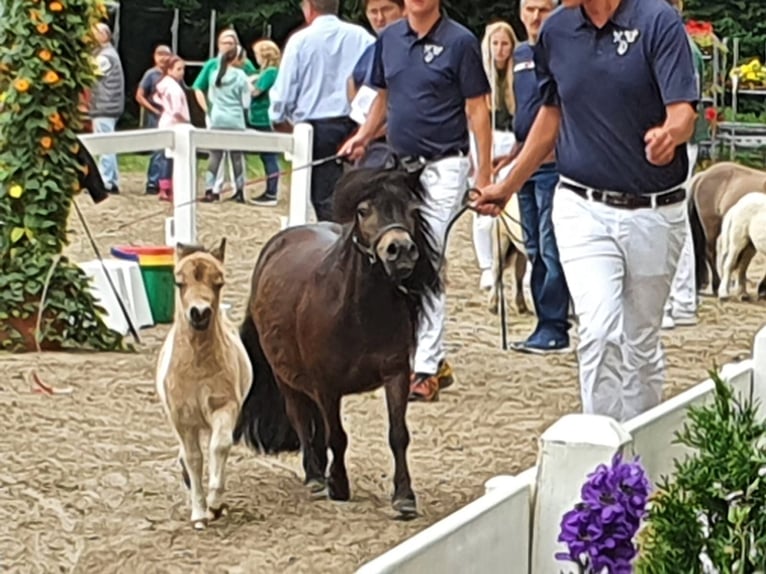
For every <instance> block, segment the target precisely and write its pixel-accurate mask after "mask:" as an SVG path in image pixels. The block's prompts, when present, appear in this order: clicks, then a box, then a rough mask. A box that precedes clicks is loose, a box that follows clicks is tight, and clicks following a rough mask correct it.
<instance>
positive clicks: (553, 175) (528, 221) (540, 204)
mask: <svg viewBox="0 0 766 574" xmlns="http://www.w3.org/2000/svg"><path fill="white" fill-rule="evenodd" d="M558 180H559V174H558V172H557V171H556V164H555V163H546V164H544V165H542V166H540V169H538V170H537V171H536V172H535V174H534V175H533V176H532V177H531V178H530V179H529V180H528V181H527V182H526V183H525V184H524V185H523V186H522V188H521V191H519V211H520V212H521V227H522V229H523V231H524V246H525V248H526V250H527V257H528V258H529V261H530V263H531V264H532V276H531V281H530V284H531V285H530V287H531V290H532V300H533V301H534V304H535V312H536V313H537V327H536V328H535V332H534V333H533V334H532V335H531V336H530V339H531V340H533V339H535V338H537V337H538V336H541V337H542V336H543V335H545V336H547V337H551V338H555V339H556V340H561V341H563V342H566V343H568V342H569V335H568V334H567V331H569V327H570V324H569V319H568V316H569V288H568V287H567V282H566V279H565V278H564V270H563V269H562V267H561V261H560V260H559V250H558V246H557V245H556V236H555V234H554V232H553V221H552V220H551V213H552V211H553V194H554V192H555V190H556V184H557V183H558Z"/></svg>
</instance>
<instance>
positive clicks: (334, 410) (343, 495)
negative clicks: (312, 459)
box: [319, 387, 409, 500]
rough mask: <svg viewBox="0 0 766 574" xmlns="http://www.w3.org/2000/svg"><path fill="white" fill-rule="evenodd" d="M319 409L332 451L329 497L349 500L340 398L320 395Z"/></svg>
mask: <svg viewBox="0 0 766 574" xmlns="http://www.w3.org/2000/svg"><path fill="white" fill-rule="evenodd" d="M408 392H409V387H408ZM406 400H407V397H406V396H405V401H406ZM319 408H320V409H321V411H322V414H323V415H324V422H325V428H326V431H327V444H328V446H329V447H330V449H331V450H332V464H331V465H330V477H329V480H328V481H327V487H328V495H329V497H330V498H331V499H332V500H348V499H349V498H350V496H351V493H350V491H349V485H348V474H347V473H346V447H347V446H348V437H347V436H346V431H344V430H343V424H342V423H341V420H340V397H339V396H325V395H320V396H319Z"/></svg>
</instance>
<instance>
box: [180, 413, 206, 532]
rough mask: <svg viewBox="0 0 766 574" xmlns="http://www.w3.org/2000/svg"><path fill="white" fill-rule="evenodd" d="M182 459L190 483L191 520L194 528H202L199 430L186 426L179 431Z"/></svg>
mask: <svg viewBox="0 0 766 574" xmlns="http://www.w3.org/2000/svg"><path fill="white" fill-rule="evenodd" d="M179 436H180V438H181V451H182V453H183V454H182V459H183V461H184V462H185V464H186V469H187V471H188V473H189V482H190V484H191V507H192V514H191V521H192V524H193V525H194V528H196V529H197V530H202V529H204V528H205V526H206V525H207V505H206V504H205V491H204V490H203V487H202V462H203V461H202V449H201V448H200V446H199V430H198V429H196V428H187V429H183V431H181V432H179Z"/></svg>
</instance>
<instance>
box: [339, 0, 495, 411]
mask: <svg viewBox="0 0 766 574" xmlns="http://www.w3.org/2000/svg"><path fill="white" fill-rule="evenodd" d="M404 6H405V10H406V13H407V16H406V19H403V20H399V21H397V22H394V23H392V24H391V25H389V26H388V27H387V28H386V29H384V30H383V31H382V32H381V33H380V36H379V37H378V41H377V43H376V48H375V54H374V59H373V67H372V73H371V74H370V78H369V83H370V84H371V86H372V87H373V88H376V89H377V90H378V95H377V97H376V98H375V101H374V102H373V105H372V107H371V109H370V113H369V115H368V117H367V121H366V122H365V123H364V125H363V126H362V127H361V128H360V130H359V132H358V133H357V134H356V135H354V136H353V137H352V138H350V139H349V140H348V141H347V142H346V144H345V145H344V146H343V147H342V148H341V153H343V154H346V155H349V156H350V157H351V158H352V159H358V158H359V157H361V156H362V155H363V153H364V151H365V148H366V146H367V144H369V143H370V141H372V139H373V138H374V136H375V135H376V134H377V133H378V130H380V128H381V127H382V126H383V124H384V123H385V122H386V121H388V125H387V130H388V131H387V133H388V141H389V143H390V145H391V147H392V148H393V149H394V151H395V152H396V153H397V154H398V155H399V156H401V157H405V158H406V157H409V158H411V159H415V160H417V159H421V160H422V161H424V162H425V168H424V170H423V172H422V176H421V182H422V183H423V186H424V187H425V189H426V191H427V193H428V197H427V200H426V209H425V211H424V215H425V216H426V217H427V219H428V223H429V224H430V226H431V228H432V230H433V232H434V237H435V238H436V240H437V246H438V248H439V250H441V249H442V248H443V245H444V233H445V231H446V228H447V223H448V222H449V219H450V217H451V216H452V215H453V214H454V213H455V212H456V210H457V209H458V208H459V203H460V200H461V199H462V197H463V194H464V193H465V192H466V190H467V187H468V172H469V169H470V161H469V159H468V127H469V125H470V127H471V131H472V132H473V134H474V136H475V138H476V141H477V149H478V152H479V153H478V155H479V158H478V168H477V174H476V184H477V185H478V186H484V185H487V184H488V183H489V181H490V175H491V174H490V172H491V165H490V143H491V128H490V122H489V112H488V110H487V100H486V95H487V94H489V92H490V87H489V82H488V80H487V76H486V74H485V73H484V68H483V66H482V62H481V49H480V47H479V41H478V39H477V38H476V37H475V36H474V35H473V34H472V33H471V32H470V31H468V30H467V29H466V28H464V27H463V26H461V25H460V24H458V23H456V22H454V21H453V20H451V19H449V18H447V17H446V16H443V15H442V14H441V10H440V5H439V0H405V2H404ZM444 311H445V299H444V296H441V297H439V298H438V299H435V300H432V301H430V302H429V304H428V305H426V308H425V317H424V320H423V323H422V325H421V327H420V329H419V333H418V348H417V351H416V353H415V360H414V375H413V380H412V385H411V387H410V396H411V398H412V399H419V400H426V401H429V400H434V399H436V398H437V396H438V392H439V389H440V388H445V387H446V386H448V385H449V384H451V383H452V382H453V377H452V373H451V370H450V368H449V365H448V364H447V363H446V361H444V348H443V338H444Z"/></svg>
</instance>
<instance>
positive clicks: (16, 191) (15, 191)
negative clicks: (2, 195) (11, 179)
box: [8, 183, 24, 199]
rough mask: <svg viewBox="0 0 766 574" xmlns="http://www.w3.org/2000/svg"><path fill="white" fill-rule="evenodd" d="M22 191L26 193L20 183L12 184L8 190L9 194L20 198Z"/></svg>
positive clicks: (14, 197)
mask: <svg viewBox="0 0 766 574" xmlns="http://www.w3.org/2000/svg"><path fill="white" fill-rule="evenodd" d="M22 193H24V188H23V187H21V186H20V185H19V184H18V183H17V184H15V185H12V186H11V188H10V189H9V190H8V195H10V196H11V197H12V198H13V199H18V198H20V197H21V194H22Z"/></svg>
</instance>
